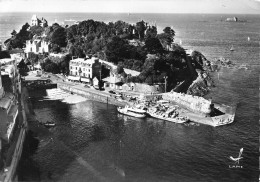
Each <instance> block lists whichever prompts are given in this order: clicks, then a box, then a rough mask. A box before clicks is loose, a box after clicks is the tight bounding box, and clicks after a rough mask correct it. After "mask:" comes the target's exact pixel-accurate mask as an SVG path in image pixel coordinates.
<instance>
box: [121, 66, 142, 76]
mask: <svg viewBox="0 0 260 182" xmlns="http://www.w3.org/2000/svg"><path fill="white" fill-rule="evenodd" d="M124 71H125V73H126V74H127V75H131V76H138V75H140V72H139V71H135V70H130V69H126V68H124Z"/></svg>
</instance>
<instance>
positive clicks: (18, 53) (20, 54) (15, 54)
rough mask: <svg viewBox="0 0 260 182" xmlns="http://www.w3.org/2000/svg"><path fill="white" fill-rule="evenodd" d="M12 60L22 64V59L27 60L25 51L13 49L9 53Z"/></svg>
mask: <svg viewBox="0 0 260 182" xmlns="http://www.w3.org/2000/svg"><path fill="white" fill-rule="evenodd" d="M9 54H10V56H11V59H12V60H16V61H17V63H20V61H22V59H25V53H24V50H23V49H13V50H10V51H9Z"/></svg>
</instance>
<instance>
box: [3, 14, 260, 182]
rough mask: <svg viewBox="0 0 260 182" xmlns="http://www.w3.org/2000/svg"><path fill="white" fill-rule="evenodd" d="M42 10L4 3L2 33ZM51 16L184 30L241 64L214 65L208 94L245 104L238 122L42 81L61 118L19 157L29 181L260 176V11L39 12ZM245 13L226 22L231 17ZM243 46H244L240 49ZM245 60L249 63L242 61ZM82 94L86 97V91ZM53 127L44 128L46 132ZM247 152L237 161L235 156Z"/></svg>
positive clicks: (48, 104)
mask: <svg viewBox="0 0 260 182" xmlns="http://www.w3.org/2000/svg"><path fill="white" fill-rule="evenodd" d="M33 14H34V13H0V39H1V40H2V42H3V41H4V40H5V39H7V38H9V37H10V33H11V31H12V30H16V31H19V29H21V26H22V25H23V24H24V23H25V22H30V19H31V17H32V15H33ZM35 14H37V16H38V17H44V18H45V19H46V20H47V21H48V22H49V24H52V23H54V22H57V23H60V24H61V23H62V22H63V21H64V20H68V19H72V20H79V21H82V20H87V19H93V20H98V21H104V22H106V23H108V22H115V21H117V20H123V21H126V22H129V23H135V22H137V21H140V20H144V21H146V22H149V23H150V24H153V25H156V26H157V27H158V31H159V32H162V30H163V29H164V27H166V26H170V27H172V28H173V29H174V30H175V34H176V36H175V40H174V41H175V43H178V44H181V45H182V46H183V47H184V48H185V49H192V50H197V51H200V52H201V53H202V54H204V55H205V56H206V58H207V59H209V60H212V59H214V58H222V57H223V58H225V59H229V60H230V61H231V62H233V63H234V64H235V65H236V67H235V68H222V69H221V70H219V71H218V72H213V73H211V75H212V77H213V79H214V81H215V87H214V88H212V89H211V91H210V93H209V94H208V95H206V96H205V97H206V98H211V99H212V100H213V102H217V103H223V104H228V105H236V106H237V109H236V116H235V120H234V122H233V123H232V124H230V125H225V126H220V127H211V126H206V125H189V126H185V125H182V124H175V123H170V122H165V121H162V120H158V119H153V118H145V119H136V118H132V117H128V116H124V115H121V114H119V113H118V112H117V110H116V106H113V105H109V104H108V105H107V104H104V103H99V102H95V101H90V100H86V99H85V98H81V97H79V96H75V95H71V94H70V93H65V92H63V91H61V90H59V89H54V90H53V89H50V90H44V91H35V92H34V93H33V94H32V95H31V102H32V105H33V108H34V112H35V115H36V117H37V119H38V120H39V121H54V122H56V123H57V126H56V127H54V128H49V129H44V132H40V133H41V134H38V135H37V134H31V135H30V136H31V137H30V139H28V141H27V142H26V143H25V146H24V151H23V155H22V159H21V162H20V164H19V167H18V180H19V181H108V182H109V181H111V182H117V181H118V182H121V181H129V182H130V181H135V182H139V181H140V182H146V181H147V182H157V181H162V182H238V181H239V182H240V181H242V182H254V181H259V83H260V82H259V71H260V68H259V61H260V49H259V48H260V34H259V27H260V15H244V14H238V15H232V14H128V13H125V14H123V13H122V14H112V13H111V14H108V13H35ZM234 16H236V17H237V18H238V20H239V21H238V22H226V21H225V19H226V18H228V17H234ZM231 46H233V48H234V51H230V47H231ZM241 65H244V66H245V67H246V68H245V67H240V66H241ZM76 97H77V99H76ZM42 133H44V134H42ZM241 148H243V153H242V157H243V158H242V159H241V160H240V161H239V164H236V165H235V163H234V162H233V161H232V160H231V159H230V156H232V157H234V158H235V157H238V155H239V151H240V149H241Z"/></svg>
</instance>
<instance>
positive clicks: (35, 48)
mask: <svg viewBox="0 0 260 182" xmlns="http://www.w3.org/2000/svg"><path fill="white" fill-rule="evenodd" d="M49 50H50V43H49V42H46V41H44V40H43V39H41V38H36V37H35V39H33V40H27V41H26V47H25V51H24V52H26V53H27V54H28V53H29V52H34V53H35V54H39V53H45V52H49Z"/></svg>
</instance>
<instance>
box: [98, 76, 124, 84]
mask: <svg viewBox="0 0 260 182" xmlns="http://www.w3.org/2000/svg"><path fill="white" fill-rule="evenodd" d="M102 80H103V81H105V82H108V83H120V82H122V80H121V79H120V78H118V77H106V78H104V79H102Z"/></svg>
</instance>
